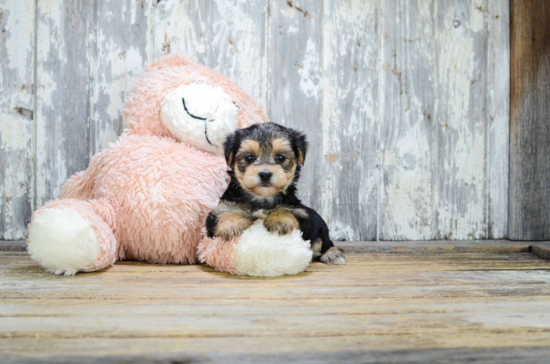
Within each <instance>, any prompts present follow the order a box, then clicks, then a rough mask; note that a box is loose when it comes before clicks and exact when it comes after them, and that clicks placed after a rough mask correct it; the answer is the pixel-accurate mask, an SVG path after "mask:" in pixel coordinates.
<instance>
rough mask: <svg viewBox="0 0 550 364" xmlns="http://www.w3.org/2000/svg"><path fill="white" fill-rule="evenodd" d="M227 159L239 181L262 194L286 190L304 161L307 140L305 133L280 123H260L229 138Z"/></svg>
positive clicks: (251, 191)
mask: <svg viewBox="0 0 550 364" xmlns="http://www.w3.org/2000/svg"><path fill="white" fill-rule="evenodd" d="M224 147H225V148H230V150H229V153H227V150H226V159H227V162H228V164H229V165H230V166H231V167H232V169H233V172H234V175H235V178H236V180H237V182H238V183H239V185H240V186H241V187H242V188H243V189H244V190H246V191H248V192H250V193H252V194H254V195H256V196H262V197H268V196H273V195H275V194H277V193H279V192H283V191H285V190H286V189H287V188H288V187H289V186H290V185H292V184H293V183H294V182H295V177H296V170H297V168H298V165H299V163H302V164H303V163H304V156H305V153H306V150H307V142H306V141H305V138H304V137H303V135H302V134H300V133H298V132H296V131H294V130H292V129H287V128H284V127H282V126H280V125H277V124H271V123H268V124H260V125H254V126H252V127H250V128H247V129H243V130H239V131H237V133H235V135H234V136H233V137H230V138H229V139H228V142H226V145H224Z"/></svg>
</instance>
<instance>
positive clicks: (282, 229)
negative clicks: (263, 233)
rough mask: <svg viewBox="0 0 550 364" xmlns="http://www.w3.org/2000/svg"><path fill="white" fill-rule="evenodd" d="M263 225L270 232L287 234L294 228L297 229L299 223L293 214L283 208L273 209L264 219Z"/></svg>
mask: <svg viewBox="0 0 550 364" xmlns="http://www.w3.org/2000/svg"><path fill="white" fill-rule="evenodd" d="M264 226H265V228H266V229H267V231H269V232H270V233H275V234H279V235H288V234H290V233H291V232H292V230H294V229H299V228H300V224H298V220H296V218H295V217H294V215H293V214H292V213H291V212H290V211H288V210H285V209H279V210H277V211H273V212H272V213H270V214H269V215H267V217H266V218H265V219H264Z"/></svg>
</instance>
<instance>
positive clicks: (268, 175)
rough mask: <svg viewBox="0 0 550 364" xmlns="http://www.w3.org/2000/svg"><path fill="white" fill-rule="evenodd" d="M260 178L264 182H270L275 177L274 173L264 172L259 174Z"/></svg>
mask: <svg viewBox="0 0 550 364" xmlns="http://www.w3.org/2000/svg"><path fill="white" fill-rule="evenodd" d="M258 176H260V179H261V180H262V182H269V180H270V179H271V176H273V173H271V172H269V171H262V172H260V173H258Z"/></svg>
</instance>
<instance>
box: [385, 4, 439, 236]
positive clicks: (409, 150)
mask: <svg viewBox="0 0 550 364" xmlns="http://www.w3.org/2000/svg"><path fill="white" fill-rule="evenodd" d="M382 6H383V8H382V13H381V33H382V34H381V45H380V47H381V64H380V65H379V70H380V73H381V82H380V86H379V89H378V90H377V91H378V92H379V93H380V95H381V97H382V98H383V101H382V106H381V107H380V110H381V111H380V112H381V115H380V119H381V122H380V132H379V135H380V136H379V149H380V151H379V153H380V154H379V159H380V168H381V175H382V176H381V181H380V202H379V203H380V208H379V216H378V218H379V221H380V223H379V227H378V230H379V232H378V236H379V239H381V240H408V239H412V240H423V239H433V238H435V236H436V234H435V221H434V218H435V215H434V214H435V210H434V203H435V202H436V201H437V200H436V199H435V195H434V191H433V186H434V184H435V183H437V181H436V174H435V172H434V166H433V165H432V164H433V161H434V154H435V152H434V135H433V133H434V130H433V123H434V122H435V113H434V108H435V105H434V101H435V100H436V99H437V94H436V91H435V90H434V89H433V82H434V79H435V75H434V74H433V72H434V47H435V44H434V39H433V34H434V29H433V15H434V12H435V9H434V8H433V3H432V2H429V1H419V2H411V1H399V3H398V5H397V6H396V4H395V3H393V2H383V3H382ZM406 237H407V238H406Z"/></svg>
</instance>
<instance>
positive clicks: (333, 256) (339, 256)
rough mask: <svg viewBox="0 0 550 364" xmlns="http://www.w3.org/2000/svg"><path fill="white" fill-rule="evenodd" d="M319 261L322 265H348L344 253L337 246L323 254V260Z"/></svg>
mask: <svg viewBox="0 0 550 364" xmlns="http://www.w3.org/2000/svg"><path fill="white" fill-rule="evenodd" d="M319 260H320V261H321V262H322V263H325V264H330V265H342V264H346V258H345V257H344V253H342V251H341V250H340V249H338V248H337V247H335V246H333V247H332V248H330V249H329V250H327V251H326V252H325V254H323V255H322V256H321V258H319Z"/></svg>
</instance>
